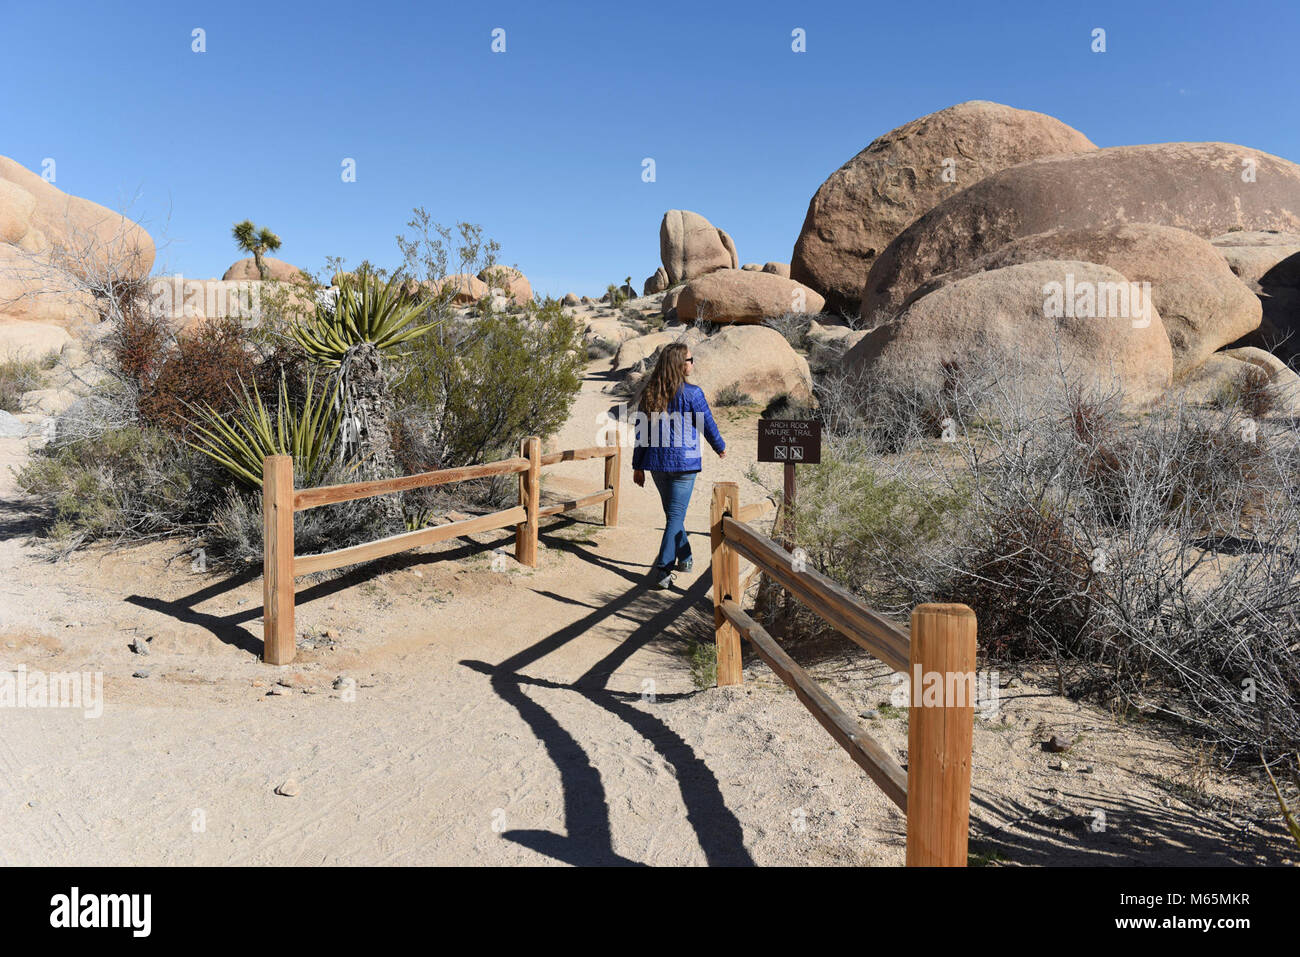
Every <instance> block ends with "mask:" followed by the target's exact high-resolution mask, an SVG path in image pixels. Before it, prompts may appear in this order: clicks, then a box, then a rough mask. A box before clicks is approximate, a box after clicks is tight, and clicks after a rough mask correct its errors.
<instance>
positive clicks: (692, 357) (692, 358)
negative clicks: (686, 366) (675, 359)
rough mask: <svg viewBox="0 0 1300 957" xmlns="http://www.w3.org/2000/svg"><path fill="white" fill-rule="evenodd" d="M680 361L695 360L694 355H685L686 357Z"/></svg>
mask: <svg viewBox="0 0 1300 957" xmlns="http://www.w3.org/2000/svg"><path fill="white" fill-rule="evenodd" d="M682 361H683V362H694V361H695V356H687V357H686V358H685V359H683V360H682Z"/></svg>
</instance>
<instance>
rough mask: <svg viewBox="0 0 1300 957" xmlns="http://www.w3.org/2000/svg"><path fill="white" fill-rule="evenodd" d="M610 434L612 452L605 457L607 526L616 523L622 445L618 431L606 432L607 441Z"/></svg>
mask: <svg viewBox="0 0 1300 957" xmlns="http://www.w3.org/2000/svg"><path fill="white" fill-rule="evenodd" d="M611 435H612V436H613V437H614V454H613V455H611V456H609V457H608V458H606V459H605V488H607V489H609V491H610V496H609V498H607V499H605V525H606V526H607V527H609V528H613V527H614V526H615V525H617V524H618V485H619V476H620V473H621V472H622V468H623V446H622V444H621V442H620V441H619V435H618V431H617V430H611V431H610V432H606V433H605V440H606V441H608V440H609V437H610V436H611Z"/></svg>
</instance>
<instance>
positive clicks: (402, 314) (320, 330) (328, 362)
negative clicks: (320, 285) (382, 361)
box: [289, 270, 433, 369]
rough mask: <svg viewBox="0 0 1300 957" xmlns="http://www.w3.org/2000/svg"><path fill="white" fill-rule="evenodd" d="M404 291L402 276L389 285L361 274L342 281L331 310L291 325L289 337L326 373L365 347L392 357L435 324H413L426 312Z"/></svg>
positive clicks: (342, 278) (318, 311) (359, 272)
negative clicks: (350, 350) (357, 347)
mask: <svg viewBox="0 0 1300 957" xmlns="http://www.w3.org/2000/svg"><path fill="white" fill-rule="evenodd" d="M404 285H405V282H404V279H403V277H402V276H401V275H395V276H393V278H391V279H389V280H388V281H387V282H382V281H380V279H379V278H378V277H377V276H375V275H374V274H373V273H370V272H369V271H364V270H363V271H358V272H357V273H356V274H355V275H352V276H349V275H347V274H343V275H340V277H339V295H338V301H337V302H336V303H335V304H334V308H333V309H332V310H330V309H318V310H316V311H315V312H314V313H313V314H312V315H311V316H310V317H308V318H305V319H301V320H299V321H297V322H295V323H294V324H293V325H291V326H290V327H289V332H290V334H291V335H292V336H293V338H294V340H295V341H296V342H297V343H298V345H300V346H302V348H303V350H304V351H305V352H306V353H307V355H308V356H310V357H311V359H312V360H313V361H314V362H317V363H319V364H320V365H322V366H325V367H326V368H327V369H337V368H338V367H339V365H341V364H342V362H343V358H344V356H346V355H347V353H348V350H349V349H351V348H353V347H354V346H358V345H361V344H363V343H369V344H370V345H373V346H374V347H375V348H376V349H378V350H379V351H380V352H381V353H391V352H392V351H393V349H394V348H395V347H397V346H399V345H401V344H402V343H403V342H408V341H410V340H411V339H414V338H416V337H417V336H422V335H424V334H425V333H426V332H428V331H429V330H430V329H432V328H433V323H422V324H417V323H416V322H415V319H416V318H417V317H418V316H419V315H420V314H421V313H423V312H424V311H425V307H424V305H423V304H421V303H419V302H417V301H415V300H413V299H412V298H411V297H409V296H407V295H406V294H405V293H404V291H403V287H404Z"/></svg>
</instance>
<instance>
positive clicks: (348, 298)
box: [290, 269, 434, 520]
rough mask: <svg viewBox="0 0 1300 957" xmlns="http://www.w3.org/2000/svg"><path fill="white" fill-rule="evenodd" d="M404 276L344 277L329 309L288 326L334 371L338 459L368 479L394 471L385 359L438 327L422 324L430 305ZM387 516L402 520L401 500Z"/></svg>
mask: <svg viewBox="0 0 1300 957" xmlns="http://www.w3.org/2000/svg"><path fill="white" fill-rule="evenodd" d="M404 286H405V277H404V276H403V275H402V274H401V273H400V272H398V273H396V274H394V275H393V276H392V277H391V278H390V279H389V280H388V281H387V282H384V281H381V280H380V279H379V278H378V277H377V276H375V275H374V274H373V273H372V272H371V271H370V270H369V269H362V270H358V271H357V273H356V274H355V275H354V276H350V277H349V276H343V277H341V281H340V284H339V295H338V301H337V302H336V303H335V304H334V308H333V309H332V310H327V309H322V310H318V311H317V313H316V314H315V315H313V316H312V317H311V318H309V319H306V320H303V321H301V322H298V323H295V324H294V325H293V326H291V327H290V331H291V334H292V335H293V338H294V340H295V341H297V343H298V344H299V345H300V346H301V347H302V348H303V350H304V351H305V352H306V353H307V355H308V356H309V357H310V358H311V359H313V360H314V361H315V362H317V363H319V364H320V365H322V366H324V367H325V368H327V369H330V370H332V372H333V377H334V390H333V391H334V393H335V395H336V399H337V403H338V409H339V415H340V421H341V422H342V426H343V434H342V439H341V441H342V443H343V445H342V448H341V450H340V457H341V458H342V459H343V460H344V461H348V462H353V463H355V464H356V466H357V467H358V468H359V469H360V470H362V472H363V474H364V475H365V476H366V477H368V478H373V479H383V478H388V477H390V476H392V475H395V474H396V460H395V458H394V455H393V439H392V419H393V415H394V405H393V398H392V392H391V389H390V385H389V381H388V375H387V372H386V369H385V368H384V360H385V359H386V358H387V357H389V356H391V355H392V354H393V353H394V352H395V351H396V350H397V348H398V347H399V346H400V345H401V344H402V343H405V342H409V341H411V340H412V339H415V338H416V337H418V336H422V335H424V334H425V333H427V332H429V331H430V330H431V329H433V328H434V323H431V322H419V321H417V317H419V316H421V315H422V314H427V311H428V307H427V306H426V305H425V304H423V303H421V302H419V301H417V300H415V299H413V298H412V297H410V296H408V295H406V294H405V292H404ZM384 507H385V509H386V510H387V512H388V514H389V517H390V518H392V519H393V520H398V519H400V517H401V502H400V501H399V500H398V499H396V498H393V497H389V498H385V499H384Z"/></svg>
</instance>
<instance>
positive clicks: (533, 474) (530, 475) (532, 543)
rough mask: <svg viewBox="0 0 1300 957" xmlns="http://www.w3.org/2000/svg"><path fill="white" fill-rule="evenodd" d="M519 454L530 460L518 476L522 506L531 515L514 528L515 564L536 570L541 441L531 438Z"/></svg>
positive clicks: (522, 443) (520, 447)
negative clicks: (524, 470)
mask: <svg viewBox="0 0 1300 957" xmlns="http://www.w3.org/2000/svg"><path fill="white" fill-rule="evenodd" d="M519 455H520V457H522V458H526V459H528V471H527V472H520V473H519V504H520V505H522V506H523V507H524V509H525V510H526V511H527V513H528V516H527V518H525V519H524V520H523V521H522V522H520V523H519V524H518V525H516V526H515V561H517V562H519V564H521V565H527V566H529V567H530V568H536V567H537V518H538V516H537V510H538V509H539V508H540V507H541V493H542V473H541V469H542V440H541V439H539V438H538V437H537V436H535V435H530V436H528V438H526V439H524V440H523V442H521V443H520V445H519Z"/></svg>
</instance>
